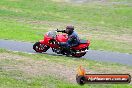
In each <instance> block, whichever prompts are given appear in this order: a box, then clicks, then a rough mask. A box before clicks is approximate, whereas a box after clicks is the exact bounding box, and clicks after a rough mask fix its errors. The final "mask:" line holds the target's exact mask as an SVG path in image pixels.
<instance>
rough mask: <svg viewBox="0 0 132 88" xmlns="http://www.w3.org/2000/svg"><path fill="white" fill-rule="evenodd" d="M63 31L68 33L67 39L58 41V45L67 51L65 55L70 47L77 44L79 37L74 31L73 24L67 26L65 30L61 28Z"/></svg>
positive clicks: (68, 53) (68, 52)
mask: <svg viewBox="0 0 132 88" xmlns="http://www.w3.org/2000/svg"><path fill="white" fill-rule="evenodd" d="M63 33H66V34H68V40H67V41H66V42H65V43H60V46H61V47H63V48H64V49H65V50H66V51H67V52H66V53H67V55H70V53H71V52H70V47H72V46H76V45H78V44H79V42H80V39H79V37H78V34H77V33H76V32H75V31H74V26H67V27H66V30H63Z"/></svg>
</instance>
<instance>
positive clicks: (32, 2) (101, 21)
mask: <svg viewBox="0 0 132 88" xmlns="http://www.w3.org/2000/svg"><path fill="white" fill-rule="evenodd" d="M111 2H112V0H110V1H109V2H107V3H108V4H106V3H97V2H90V3H85V4H67V3H63V2H62V3H58V2H53V1H51V0H49V1H47V0H39V1H37V0H28V1H27V0H1V1H0V38H2V39H13V40H19V41H30V42H35V41H38V40H39V39H43V34H44V33H45V32H46V31H48V29H51V28H52V29H56V28H58V27H61V28H64V27H65V25H66V24H74V25H75V26H76V27H77V28H78V29H79V28H80V29H81V30H77V31H79V32H80V31H81V32H83V34H85V33H86V32H87V33H90V34H91V35H92V37H93V39H92V38H91V39H90V40H91V41H92V43H91V49H96V50H109V51H117V52H124V53H132V49H131V47H132V43H131V42H126V41H124V40H122V41H118V40H116V39H109V40H107V39H104V38H100V39H97V38H95V37H94V31H96V30H91V29H97V31H98V33H97V34H99V36H101V35H102V32H106V33H108V36H110V35H111V34H113V35H116V36H119V35H120V36H122V35H123V34H125V35H129V36H130V38H131V37H132V30H131V29H132V7H131V6H130V5H129V4H111ZM116 2H127V3H132V2H131V1H130V0H116ZM34 21H35V22H37V23H33V22H34ZM41 21H42V23H39V22H41ZM46 22H48V23H49V24H48V23H46ZM53 22H55V23H53ZM61 23H62V24H61ZM51 24H53V25H54V27H53V25H52V26H51ZM58 25H59V26H58ZM82 29H83V30H85V31H82ZM89 29H90V30H89ZM106 35H107V34H106ZM88 39H89V38H88ZM113 40H114V41H113Z"/></svg>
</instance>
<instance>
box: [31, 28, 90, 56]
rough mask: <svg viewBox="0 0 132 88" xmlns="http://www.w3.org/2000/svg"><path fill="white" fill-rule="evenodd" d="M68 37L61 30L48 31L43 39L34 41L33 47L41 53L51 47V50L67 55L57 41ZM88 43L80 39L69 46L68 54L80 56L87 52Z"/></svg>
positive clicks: (63, 40) (62, 40)
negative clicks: (76, 43)
mask: <svg viewBox="0 0 132 88" xmlns="http://www.w3.org/2000/svg"><path fill="white" fill-rule="evenodd" d="M57 32H62V33H61V34H60V33H59V34H57ZM67 39H68V35H67V34H65V33H63V30H58V29H57V30H55V31H49V32H47V33H46V34H45V35H44V39H43V40H40V41H39V42H36V43H35V44H34V45H33V49H34V50H35V51H36V52H39V53H42V52H46V51H47V50H48V49H49V48H51V49H52V51H53V52H55V53H57V54H62V55H69V54H67V51H66V50H65V49H64V47H60V46H59V43H61V42H66V41H67ZM89 45H90V41H89V40H82V39H80V43H79V44H78V45H76V46H73V47H70V51H69V52H70V55H71V56H74V57H82V56H84V55H85V54H86V52H88V49H89Z"/></svg>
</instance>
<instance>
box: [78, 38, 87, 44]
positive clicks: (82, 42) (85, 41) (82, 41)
mask: <svg viewBox="0 0 132 88" xmlns="http://www.w3.org/2000/svg"><path fill="white" fill-rule="evenodd" d="M80 43H81V44H86V43H88V41H87V40H83V39H80Z"/></svg>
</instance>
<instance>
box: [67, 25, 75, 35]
mask: <svg viewBox="0 0 132 88" xmlns="http://www.w3.org/2000/svg"><path fill="white" fill-rule="evenodd" d="M73 30H74V26H67V27H66V33H67V34H72V33H73Z"/></svg>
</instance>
